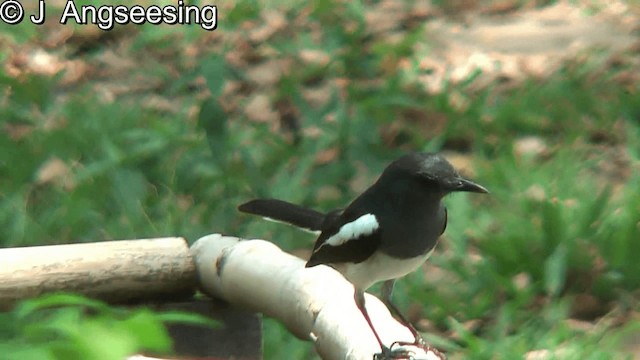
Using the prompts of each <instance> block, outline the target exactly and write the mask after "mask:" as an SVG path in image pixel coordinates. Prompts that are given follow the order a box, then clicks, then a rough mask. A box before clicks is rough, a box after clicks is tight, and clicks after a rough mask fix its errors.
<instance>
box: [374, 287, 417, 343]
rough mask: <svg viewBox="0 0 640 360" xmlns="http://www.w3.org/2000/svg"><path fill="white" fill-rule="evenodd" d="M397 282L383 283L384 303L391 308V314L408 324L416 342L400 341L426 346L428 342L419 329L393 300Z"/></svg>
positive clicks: (405, 324)
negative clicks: (394, 286) (392, 296)
mask: <svg viewBox="0 0 640 360" xmlns="http://www.w3.org/2000/svg"><path fill="white" fill-rule="evenodd" d="M394 284H395V280H387V281H385V282H384V283H383V284H382V301H383V302H384V304H385V305H386V306H387V307H388V308H389V310H391V314H392V315H393V316H394V317H395V318H396V319H397V320H399V321H400V323H402V325H404V326H406V327H407V328H408V329H409V331H411V334H412V335H413V337H414V339H415V342H414V343H413V344H410V343H403V342H398V344H400V345H419V346H424V345H426V342H425V341H424V339H423V338H422V335H420V333H419V332H418V330H417V329H416V328H415V327H414V326H413V324H411V323H410V322H409V321H408V320H407V318H405V317H404V315H402V313H401V312H400V310H398V308H397V307H396V305H395V304H394V303H393V302H392V301H391V293H392V292H393V285H394Z"/></svg>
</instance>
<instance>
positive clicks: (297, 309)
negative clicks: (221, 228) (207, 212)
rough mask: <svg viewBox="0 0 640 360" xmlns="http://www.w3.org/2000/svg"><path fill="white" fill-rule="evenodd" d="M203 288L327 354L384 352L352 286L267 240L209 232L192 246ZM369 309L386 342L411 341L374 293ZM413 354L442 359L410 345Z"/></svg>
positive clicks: (333, 356) (369, 355)
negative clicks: (275, 323)
mask: <svg viewBox="0 0 640 360" xmlns="http://www.w3.org/2000/svg"><path fill="white" fill-rule="evenodd" d="M191 251H192V254H193V256H194V260H195V262H196V268H197V272H198V275H199V277H200V279H199V280H200V286H201V289H202V291H203V292H205V293H207V294H209V295H211V296H215V297H218V298H222V299H225V300H227V301H228V302H230V303H232V304H234V305H238V306H242V307H245V308H248V309H251V310H252V311H256V312H261V313H264V314H266V315H267V316H270V317H273V318H276V319H277V320H279V321H281V322H282V323H284V324H285V325H286V327H287V328H288V329H289V330H290V331H291V332H292V333H294V334H295V335H296V336H298V337H300V338H302V339H306V340H311V341H313V342H314V343H315V346H316V349H317V351H318V353H319V354H320V356H322V358H323V359H331V360H332V359H357V360H360V359H367V360H370V359H372V358H373V355H374V354H375V353H379V352H380V348H379V346H378V343H377V341H376V340H375V337H374V336H373V333H372V332H371V330H370V328H369V326H368V325H367V323H366V321H365V319H364V318H363V316H362V314H361V313H360V311H359V310H358V308H357V307H356V305H355V302H354V300H353V286H352V285H351V284H350V283H349V282H348V281H347V280H345V279H344V278H343V277H342V275H340V274H339V273H338V272H336V271H335V270H333V269H332V268H330V267H328V266H324V265H319V266H315V267H312V268H305V267H304V264H305V263H304V261H303V260H301V259H299V258H297V257H295V256H293V255H290V254H287V253H285V252H283V251H282V250H280V249H279V248H278V247H277V246H276V245H274V244H273V243H270V242H267V241H263V240H241V239H238V238H235V237H228V236H222V235H217V234H216V235H209V236H205V237H203V238H201V239H199V240H198V241H197V242H196V243H194V244H193V246H192V247H191ZM366 302H367V309H368V312H369V314H370V316H371V319H372V321H373V323H374V326H375V327H376V329H377V330H378V333H379V335H380V337H381V338H382V340H383V342H385V344H387V345H388V346H391V344H392V343H393V342H395V341H407V342H413V340H414V339H413V337H412V335H411V332H410V331H409V330H408V329H407V328H406V327H404V326H402V325H401V324H400V323H398V322H397V321H396V320H395V319H393V317H392V316H391V315H390V313H389V310H388V309H387V308H386V306H384V304H382V302H381V301H380V300H378V299H377V298H376V297H374V296H372V295H369V294H367V295H366ZM411 350H414V351H415V352H416V354H415V357H414V358H415V359H440V357H438V356H437V355H436V354H434V353H432V352H425V351H424V350H422V349H418V348H415V347H411Z"/></svg>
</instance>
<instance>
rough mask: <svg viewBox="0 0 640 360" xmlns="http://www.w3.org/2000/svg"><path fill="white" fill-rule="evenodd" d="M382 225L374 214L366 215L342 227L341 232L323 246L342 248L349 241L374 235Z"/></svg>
mask: <svg viewBox="0 0 640 360" xmlns="http://www.w3.org/2000/svg"><path fill="white" fill-rule="evenodd" d="M379 227H380V224H378V219H376V217H375V215H373V214H365V215H362V216H360V217H359V218H357V219H355V220H354V221H352V222H349V223H346V224H344V225H342V226H341V227H340V230H339V231H338V232H337V233H335V234H334V235H332V236H331V237H330V238H328V239H327V241H325V242H324V243H323V244H322V245H321V247H322V246H324V245H330V246H340V245H342V244H344V243H346V242H347V241H349V240H355V239H357V238H359V237H361V236H367V235H371V234H373V232H374V231H376V230H378V228H379Z"/></svg>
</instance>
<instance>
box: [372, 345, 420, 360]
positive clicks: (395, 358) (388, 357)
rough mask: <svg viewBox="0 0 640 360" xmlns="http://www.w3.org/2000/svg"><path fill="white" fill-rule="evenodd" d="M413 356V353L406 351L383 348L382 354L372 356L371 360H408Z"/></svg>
mask: <svg viewBox="0 0 640 360" xmlns="http://www.w3.org/2000/svg"><path fill="white" fill-rule="evenodd" d="M394 344H395V343H394ZM391 347H393V345H391ZM413 355H414V353H413V351H409V350H406V349H402V348H400V349H395V350H391V348H388V347H384V348H382V352H380V353H377V354H375V355H373V360H403V359H404V360H409V359H411V357H412V356H413Z"/></svg>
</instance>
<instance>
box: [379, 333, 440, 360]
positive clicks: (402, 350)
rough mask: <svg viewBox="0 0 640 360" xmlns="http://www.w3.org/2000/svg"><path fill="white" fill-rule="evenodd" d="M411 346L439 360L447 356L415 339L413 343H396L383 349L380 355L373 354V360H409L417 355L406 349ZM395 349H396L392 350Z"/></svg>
mask: <svg viewBox="0 0 640 360" xmlns="http://www.w3.org/2000/svg"><path fill="white" fill-rule="evenodd" d="M408 346H413V347H416V348H419V349H422V350H424V352H425V353H429V352H431V353H433V354H434V355H436V356H437V357H438V358H439V359H442V360H446V359H447V356H446V355H445V354H443V353H441V352H440V351H439V350H438V349H436V348H435V347H433V346H431V345H428V344H427V343H426V342H425V341H424V340H423V339H422V338H416V341H415V342H408V341H396V342H394V343H393V344H391V348H387V347H385V348H383V350H382V352H381V353H378V354H375V355H374V356H373V360H401V359H402V360H411V359H414V358H415V356H416V355H417V354H416V352H415V351H411V350H409V349H408V348H407V347H408ZM394 348H396V349H394Z"/></svg>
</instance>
